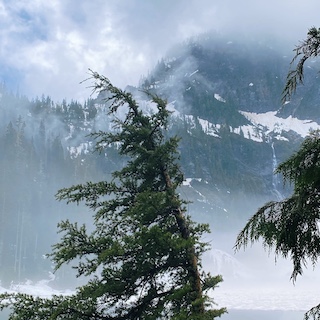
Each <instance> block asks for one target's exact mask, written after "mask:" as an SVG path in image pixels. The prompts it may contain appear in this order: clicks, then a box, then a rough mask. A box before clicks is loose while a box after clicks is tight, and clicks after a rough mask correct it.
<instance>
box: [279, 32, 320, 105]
mask: <svg viewBox="0 0 320 320" xmlns="http://www.w3.org/2000/svg"><path fill="white" fill-rule="evenodd" d="M294 52H295V56H294V57H293V59H292V61H291V63H290V66H291V67H292V66H294V64H295V63H296V60H298V58H300V60H299V61H298V63H297V64H296V65H295V67H294V68H293V69H292V70H290V71H289V72H288V75H287V80H286V84H285V87H284V89H283V92H282V103H285V102H286V101H287V100H290V98H291V96H292V95H293V94H294V93H295V91H296V89H297V85H298V84H302V83H303V80H304V65H305V62H306V61H307V60H308V59H310V58H312V57H317V56H318V55H319V54H320V28H319V29H317V28H315V27H312V28H311V29H309V31H308V34H307V38H306V39H305V40H303V41H302V42H301V43H300V45H298V46H297V47H296V48H295V49H294Z"/></svg>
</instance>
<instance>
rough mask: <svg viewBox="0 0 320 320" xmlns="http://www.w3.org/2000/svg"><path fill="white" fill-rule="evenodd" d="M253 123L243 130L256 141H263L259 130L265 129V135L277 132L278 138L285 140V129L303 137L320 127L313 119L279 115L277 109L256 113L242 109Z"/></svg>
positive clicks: (242, 112) (246, 135)
mask: <svg viewBox="0 0 320 320" xmlns="http://www.w3.org/2000/svg"><path fill="white" fill-rule="evenodd" d="M240 113H241V114H243V115H244V116H245V117H246V118H247V119H248V120H249V121H250V122H251V123H252V126H249V125H247V126H243V127H242V131H243V133H244V135H245V137H247V138H249V136H251V139H254V140H256V141H261V142H262V141H263V140H262V135H259V131H260V132H261V131H263V133H264V135H269V134H270V133H272V132H273V133H275V134H277V135H276V139H278V140H285V138H284V137H283V136H282V133H283V131H285V132H289V131H294V132H296V133H297V134H299V135H300V136H301V137H302V138H305V137H306V136H307V135H308V134H309V132H310V130H316V129H320V125H319V124H318V123H317V122H315V121H312V120H300V119H298V118H294V117H292V116H289V117H287V118H285V119H284V118H279V117H277V115H276V114H277V112H276V111H269V112H266V113H254V112H246V111H240Z"/></svg>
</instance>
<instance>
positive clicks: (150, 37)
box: [0, 0, 320, 101]
mask: <svg viewBox="0 0 320 320" xmlns="http://www.w3.org/2000/svg"><path fill="white" fill-rule="evenodd" d="M319 12H320V1H319V0H304V1H302V0H300V1H296V0H268V1H267V0H242V1H239V0H0V81H4V82H5V83H6V84H7V86H8V87H10V89H12V90H14V91H16V90H17V91H19V92H20V93H23V94H27V95H28V96H29V97H35V96H40V95H41V94H45V95H49V96H51V97H52V98H53V99H54V100H59V101H61V100H62V99H63V98H66V99H67V100H71V99H76V100H80V101H81V100H83V99H85V98H86V97H88V96H89V95H90V90H89V89H88V88H86V87H87V85H88V84H79V83H80V81H81V80H83V79H85V78H86V77H87V76H88V74H87V72H88V68H91V69H93V70H94V71H98V72H100V73H102V74H104V75H105V76H107V77H109V78H110V80H111V81H112V82H113V83H114V84H115V85H117V86H120V87H124V86H125V85H127V84H132V85H137V83H138V81H139V78H140V76H141V75H146V74H147V73H148V71H149V70H152V68H153V66H154V65H155V64H156V62H157V61H158V60H159V59H160V58H161V57H162V56H164V55H165V53H166V51H167V50H168V49H169V48H170V47H171V46H172V45H173V44H175V43H179V42H181V41H183V40H184V39H186V38H188V37H190V36H192V35H196V34H199V33H202V32H205V31H209V30H215V31H217V32H219V33H226V32H227V33H233V34H239V35H247V36H251V35H254V36H257V35H258V36H261V37H265V35H268V36H269V37H270V36H271V37H273V36H276V37H279V38H280V39H284V40H285V41H287V42H288V41H291V39H292V48H293V47H294V45H295V44H297V42H298V40H300V39H303V38H304V37H305V35H306V32H307V29H308V28H310V27H311V26H317V27H320V15H319Z"/></svg>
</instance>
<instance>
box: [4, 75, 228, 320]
mask: <svg viewBox="0 0 320 320" xmlns="http://www.w3.org/2000/svg"><path fill="white" fill-rule="evenodd" d="M92 76H93V78H94V81H95V84H94V90H95V91H98V92H100V93H103V94H104V95H106V96H107V97H108V98H107V99H106V100H107V103H108V104H109V111H110V112H109V114H110V115H111V116H113V117H114V120H113V124H114V130H113V131H112V132H102V131H101V132H97V133H95V134H94V136H95V138H96V139H97V140H96V141H97V144H96V147H97V149H98V150H100V151H103V150H104V149H105V148H106V147H107V146H108V145H117V146H118V148H119V153H120V155H122V156H123V157H126V158H127V159H128V161H127V164H126V166H125V167H124V168H123V169H121V170H119V171H115V172H114V173H113V176H112V180H111V181H109V182H107V181H101V182H98V183H93V182H88V183H86V184H80V185H76V186H72V187H70V188H66V189H62V190H60V191H59V192H58V193H57V199H59V200H66V201H67V202H69V203H70V202H73V203H80V202H84V203H85V204H86V205H87V206H88V207H89V208H90V209H92V210H93V212H94V213H93V218H94V225H95V228H94V230H93V231H92V232H89V231H88V230H87V228H86V226H85V225H82V226H78V224H77V223H71V222H70V221H68V220H67V221H63V222H61V223H60V224H59V228H60V232H61V233H62V239H61V242H59V243H58V244H56V245H54V247H53V252H52V254H51V258H52V259H53V261H54V262H55V265H56V269H58V268H59V267H60V266H61V265H63V264H65V263H69V262H71V261H73V260H74V259H77V258H78V259H80V261H79V263H78V264H77V266H76V267H75V268H76V269H77V272H78V276H82V275H85V276H90V280H89V281H88V283H87V284H86V285H84V286H82V287H80V288H78V290H77V291H76V293H75V294H74V295H72V296H69V297H63V296H54V297H52V298H51V299H42V298H36V297H31V296H27V295H23V294H15V295H10V294H9V295H8V294H4V295H1V301H2V306H11V308H12V310H13V312H12V314H11V317H10V319H101V320H102V319H103V320H124V319H155V320H156V319H175V320H178V319H180V320H186V319H191V320H196V319H197V320H202V319H214V318H216V317H218V316H220V315H222V314H223V313H224V312H225V309H224V308H221V309H215V308H214V307H213V301H212V300H211V299H210V298H209V297H208V294H207V292H208V290H209V289H213V288H214V287H215V286H216V285H217V284H218V283H219V282H220V281H221V277H220V276H215V277H213V276H211V275H210V274H207V273H205V272H204V271H202V269H201V254H202V253H203V252H204V251H205V250H206V249H207V244H206V243H203V242H202V240H201V237H202V234H203V233H204V232H208V231H209V229H208V226H207V225H203V224H197V223H195V222H193V221H192V220H191V219H190V217H189V216H188V215H187V213H186V209H185V202H184V201H183V200H182V199H181V198H180V196H179V193H178V191H177V188H178V187H179V186H180V185H181V184H182V181H183V174H182V173H181V171H180V167H179V164H178V160H179V155H178V152H177V147H178V142H179V139H178V138H176V137H167V135H166V130H167V127H168V119H169V115H170V112H169V111H168V110H167V108H166V102H165V101H163V100H162V99H160V98H159V97H157V96H154V95H150V96H149V97H150V99H151V101H152V103H153V105H154V106H155V111H154V112H146V111H144V110H142V109H141V107H140V106H139V105H138V103H137V102H136V101H135V100H134V98H133V96H132V95H131V94H130V93H127V92H125V91H122V90H120V89H118V88H116V87H114V86H113V85H112V84H111V83H110V81H109V80H108V79H107V78H105V77H103V76H101V75H99V74H97V73H92Z"/></svg>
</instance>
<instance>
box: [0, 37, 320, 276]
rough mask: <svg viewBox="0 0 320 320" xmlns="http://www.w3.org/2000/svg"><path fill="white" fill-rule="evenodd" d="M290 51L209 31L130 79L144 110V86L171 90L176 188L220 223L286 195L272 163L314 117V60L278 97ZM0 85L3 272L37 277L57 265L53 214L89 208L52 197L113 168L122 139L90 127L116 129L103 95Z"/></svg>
mask: <svg viewBox="0 0 320 320" xmlns="http://www.w3.org/2000/svg"><path fill="white" fill-rule="evenodd" d="M290 54H291V52H290V51H289V53H288V54H287V56H286V55H284V54H283V52H281V51H278V50H276V49H273V48H272V47H271V45H270V44H269V45H266V44H262V43H259V42H254V41H253V42H245V43H241V42H239V41H235V40H233V39H226V38H220V37H218V36H217V35H212V34H207V35H203V36H200V37H198V38H194V39H191V40H189V41H187V42H186V43H183V44H180V45H178V46H177V47H176V48H173V49H172V51H171V52H169V53H168V55H167V56H166V57H164V58H163V59H162V60H161V61H159V63H158V64H157V66H156V67H155V69H154V70H153V71H152V72H150V74H149V75H148V76H147V77H144V78H143V79H142V80H141V83H140V86H139V87H128V88H127V90H128V91H131V92H132V93H133V94H134V95H135V97H136V99H137V100H139V102H140V103H142V104H143V105H144V106H145V108H146V110H147V111H148V110H149V111H150V110H152V105H151V104H150V103H149V100H148V97H147V96H146V95H145V94H144V93H143V91H144V90H148V91H150V92H152V93H155V94H158V95H159V96H161V97H164V98H166V99H167V101H168V103H169V108H170V109H171V110H172V112H173V113H172V119H171V124H170V130H169V131H168V135H178V136H179V137H181V142H180V148H179V150H180V153H181V166H182V170H183V172H184V174H185V178H186V179H185V182H184V184H183V186H182V188H181V195H182V196H183V197H184V198H185V199H186V200H189V201H191V202H192V203H190V204H189V205H188V208H187V209H188V212H189V213H190V214H191V215H192V216H193V217H194V218H195V219H197V220H202V221H206V222H209V223H211V225H212V229H213V230H219V231H223V230H230V228H235V229H239V228H240V227H241V226H243V224H244V221H245V219H246V218H247V217H249V216H250V215H251V214H252V213H253V212H254V211H255V210H256V209H257V208H258V207H259V206H261V205H262V204H263V203H264V202H265V201H267V200H270V199H279V198H281V197H283V196H285V195H287V194H288V193H289V192H290V187H289V188H286V189H283V186H282V181H281V177H278V176H275V175H274V174H273V172H274V169H275V168H276V166H277V164H278V163H279V162H281V161H283V160H284V159H286V158H287V157H288V156H290V155H291V154H292V153H293V152H294V151H295V150H297V148H298V147H299V145H300V143H301V142H302V140H303V138H304V137H305V136H306V134H307V133H308V132H309V130H310V129H317V128H319V124H318V123H320V112H319V101H320V99H319V83H318V81H319V80H318V78H317V70H318V69H317V66H316V63H313V62H312V63H311V64H310V65H309V66H308V68H307V71H308V72H307V73H308V74H306V83H305V86H303V87H301V88H299V89H298V92H297V94H296V95H295V96H294V98H293V99H292V101H287V102H286V103H285V104H284V105H282V104H281V102H280V100H281V91H282V88H283V85H284V81H285V77H286V73H287V71H288V67H289V62H290V59H291V57H290ZM0 91H1V97H0V110H1V115H2V117H1V120H0V148H1V150H3V152H2V153H1V154H0V169H1V170H0V174H1V177H2V179H1V181H0V197H1V198H0V219H1V224H0V228H1V230H0V231H1V232H0V278H1V279H3V277H4V276H5V277H6V279H8V281H11V280H10V279H12V278H15V279H23V278H24V277H27V276H31V275H32V274H33V275H35V274H36V275H37V276H39V277H41V274H42V272H47V270H48V268H50V262H48V260H46V259H44V258H43V256H44V254H45V253H47V252H50V245H51V244H52V243H53V242H55V241H56V239H57V237H58V236H57V235H56V229H55V225H56V223H57V222H58V221H60V220H61V219H62V218H70V219H79V220H82V221H87V222H88V221H89V219H88V218H86V217H87V216H89V215H88V213H87V212H86V210H85V209H84V208H81V207H79V208H75V207H73V206H66V205H65V204H63V203H57V202H56V201H55V199H54V194H55V193H56V191H57V190H58V189H59V188H63V187H67V186H70V185H72V184H75V183H79V182H85V181H88V180H93V181H97V180H100V179H107V178H108V177H109V176H110V173H111V172H112V171H113V170H115V169H117V168H119V166H121V165H122V164H123V163H124V162H125V161H126V159H122V158H120V157H119V155H118V154H117V150H116V147H108V148H107V149H106V151H105V153H103V154H99V153H97V152H95V153H93V152H92V151H93V147H94V141H93V140H92V138H91V137H90V136H88V134H90V133H91V132H94V131H98V130H112V127H111V124H110V119H109V118H108V116H107V115H106V113H107V111H106V105H105V103H104V102H103V101H102V100H101V98H102V97H101V96H100V97H97V98H96V99H89V100H88V101H86V102H85V103H84V104H80V103H78V102H76V101H71V102H66V101H63V102H62V103H56V102H54V101H52V100H51V99H50V98H49V97H45V96H43V97H41V98H35V99H34V100H31V101H30V100H29V99H27V98H26V97H21V96H19V95H14V94H11V93H9V92H8V91H7V90H6V89H5V87H1V88H0ZM88 223H89V222H88ZM8 270H10V274H9V272H8ZM60 277H61V278H64V279H67V278H68V273H67V271H62V273H61V274H60ZM58 278H59V277H58ZM64 281H65V280H64Z"/></svg>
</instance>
